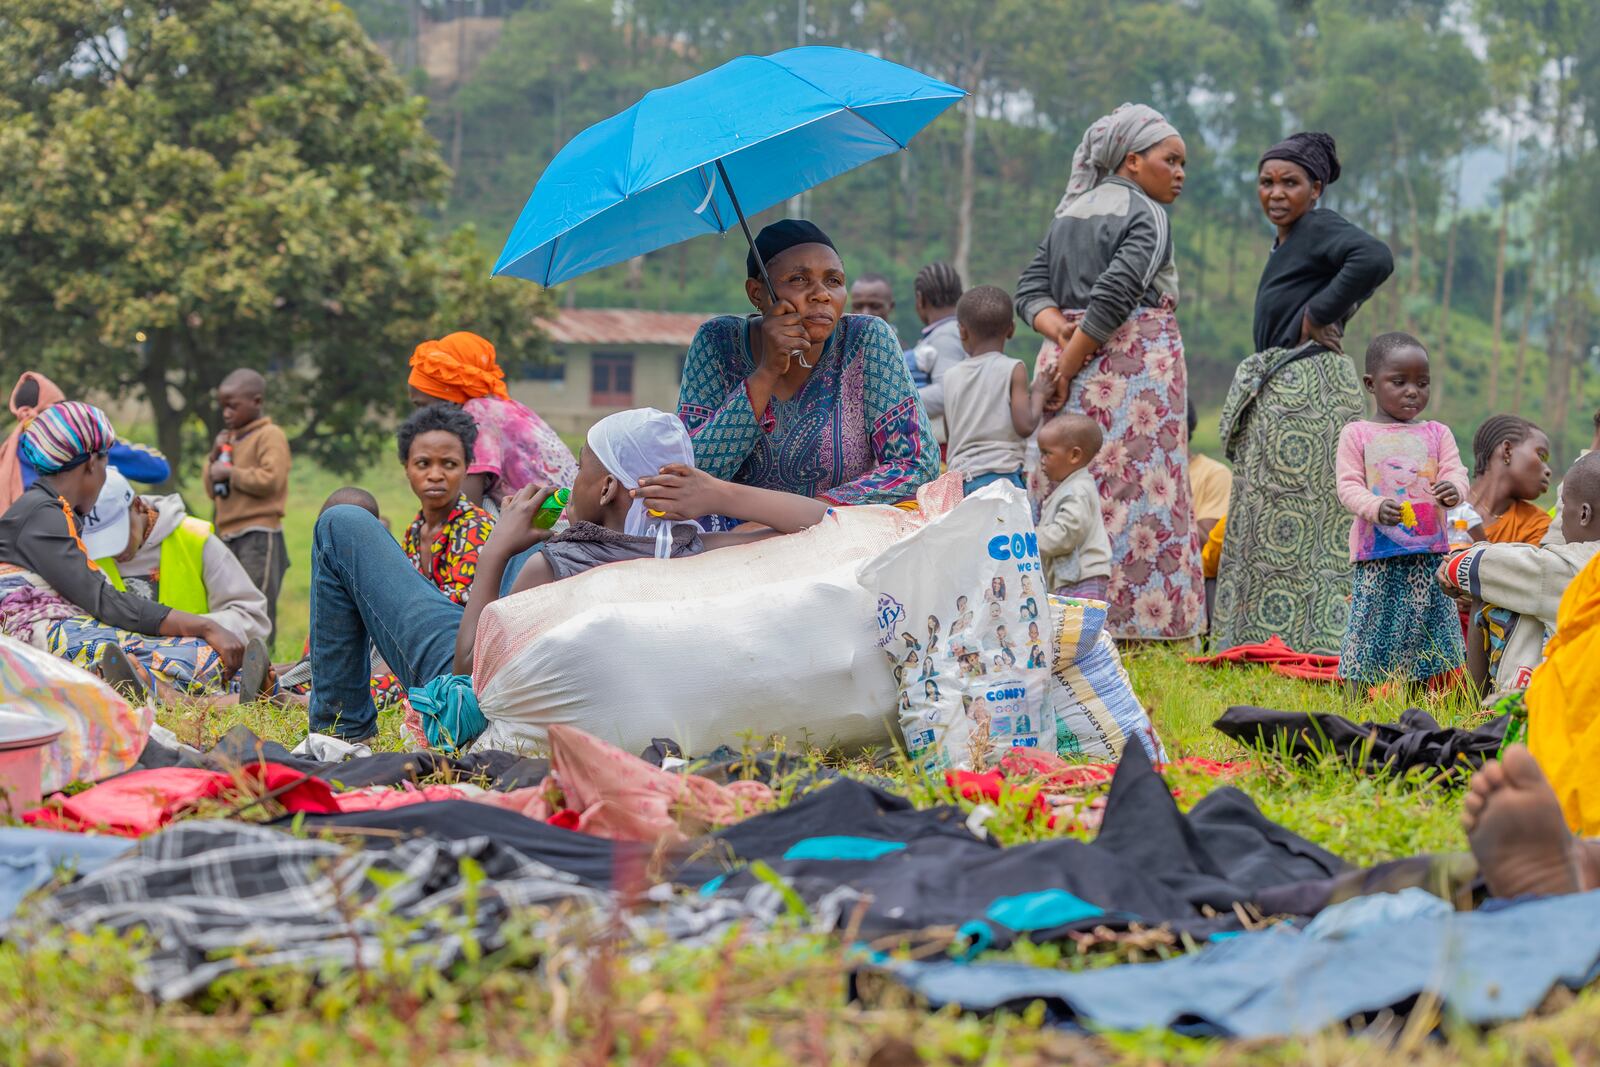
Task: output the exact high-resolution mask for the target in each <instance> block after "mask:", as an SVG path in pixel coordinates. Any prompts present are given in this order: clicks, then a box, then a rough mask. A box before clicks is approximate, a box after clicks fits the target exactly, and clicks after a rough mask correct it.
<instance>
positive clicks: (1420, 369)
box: [1337, 333, 1467, 687]
mask: <svg viewBox="0 0 1600 1067" xmlns="http://www.w3.org/2000/svg"><path fill="white" fill-rule="evenodd" d="M1362 384H1363V385H1365V386H1366V389H1367V392H1369V393H1371V394H1372V396H1373V398H1374V400H1375V401H1376V402H1377V408H1378V411H1377V416H1376V417H1375V418H1373V419H1371V420H1366V419H1362V420H1358V421H1356V422H1352V423H1349V424H1347V425H1346V426H1345V428H1344V430H1343V431H1342V432H1341V433H1340V434H1339V458H1338V463H1337V467H1338V475H1339V483H1338V484H1339V502H1340V503H1341V504H1343V505H1344V506H1345V507H1346V508H1348V509H1349V510H1350V512H1351V514H1353V515H1354V516H1355V523H1354V525H1352V526H1351V528H1350V559H1351V560H1352V561H1353V562H1354V563H1355V572H1356V578H1355V594H1354V596H1353V597H1352V598H1351V602H1350V625H1349V626H1348V627H1347V628H1346V629H1345V635H1344V645H1343V647H1342V648H1341V649H1340V651H1339V674H1340V676H1341V677H1342V678H1344V680H1345V681H1346V683H1348V684H1349V685H1351V686H1352V687H1364V686H1368V685H1373V684H1376V683H1379V682H1384V681H1388V680H1391V679H1400V680H1403V681H1405V682H1406V683H1407V684H1409V685H1413V686H1420V685H1422V684H1425V683H1428V682H1431V681H1433V680H1434V679H1438V678H1441V677H1442V676H1444V675H1448V674H1449V673H1450V672H1452V671H1455V670H1457V669H1458V668H1459V667H1460V666H1461V665H1462V662H1463V659H1464V657H1465V654H1466V651H1465V647H1464V646H1463V644H1462V639H1461V623H1460V619H1459V616H1458V615H1457V613H1456V608H1455V605H1454V604H1452V603H1451V601H1450V599H1449V598H1448V597H1446V596H1445V595H1444V593H1443V591H1441V590H1440V589H1439V587H1438V585H1437V584H1436V583H1435V582H1434V581H1433V574H1434V571H1435V570H1436V569H1437V568H1438V565H1439V562H1440V560H1441V559H1442V558H1443V557H1444V554H1445V552H1446V551H1448V549H1449V547H1450V538H1449V532H1448V529H1447V527H1446V524H1445V513H1446V512H1447V511H1448V510H1449V509H1450V508H1453V507H1455V506H1456V505H1457V504H1459V503H1460V502H1461V500H1462V498H1463V497H1464V496H1465V495H1466V493H1467V469H1466V467H1465V466H1463V465H1462V463H1461V453H1460V451H1459V450H1458V449H1457V448H1456V441H1455V437H1454V436H1453V435H1452V434H1451V433H1450V428H1449V427H1448V426H1445V425H1444V424H1443V423H1438V422H1430V421H1418V418H1417V417H1418V416H1419V415H1421V414H1422V411H1423V409H1424V408H1426V407H1427V406H1428V389H1429V380H1428V353H1427V350H1426V349H1424V348H1423V347H1422V342H1420V341H1418V340H1417V339H1416V338H1415V337H1412V336H1411V335H1410V334H1406V333H1385V334H1380V335H1379V336H1377V337H1375V338H1374V339H1373V341H1372V344H1370V345H1368V346H1367V363H1366V374H1365V375H1364V376H1363V378H1362Z"/></svg>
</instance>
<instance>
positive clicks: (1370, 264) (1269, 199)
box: [1212, 133, 1394, 653]
mask: <svg viewBox="0 0 1600 1067" xmlns="http://www.w3.org/2000/svg"><path fill="white" fill-rule="evenodd" d="M1338 179H1339V155H1338V150H1337V148H1336V146H1335V145H1334V141H1333V138H1332V137H1330V136H1328V135H1327V134H1325V133H1297V134H1294V135H1293V136H1292V137H1289V138H1288V139H1287V140H1284V141H1282V142H1280V143H1279V144H1276V145H1274V146H1273V147H1272V148H1270V149H1268V150H1267V151H1266V153H1265V154H1264V155H1263V156H1262V157H1261V162H1260V165H1259V166H1258V168H1257V177H1256V192H1257V195H1258V196H1259V198H1260V200H1261V210H1262V211H1263V213H1265V214H1266V216H1267V221H1269V222H1271V223H1272V224H1273V226H1274V227H1275V228H1276V230H1277V239H1276V240H1275V241H1274V242H1273V245H1272V254H1271V256H1270V258H1268V260H1267V265H1266V267H1265V269H1263V270H1262V272H1261V282H1260V284H1259V285H1258V286H1257V289H1256V315H1255V347H1256V353H1255V355H1253V356H1250V357H1249V358H1248V359H1246V360H1245V361H1244V362H1243V363H1241V364H1240V365H1239V369H1238V371H1237V372H1236V373H1235V375H1234V379H1233V386H1232V388H1231V389H1229V391H1228V399H1227V400H1226V402H1225V403H1224V404H1223V408H1222V441H1223V445H1224V447H1225V449H1226V450H1227V455H1228V459H1230V460H1231V461H1232V462H1233V493H1232V497H1231V499H1230V500H1229V503H1228V520H1227V522H1228V528H1227V536H1226V537H1224V538H1223V542H1222V558H1221V561H1220V562H1219V564H1218V568H1217V597H1216V620H1215V623H1214V624H1213V626H1212V631H1213V633H1214V634H1215V635H1216V641H1217V643H1218V647H1221V648H1232V647H1234V646H1237V645H1243V644H1252V643H1256V642H1260V641H1265V640H1267V639H1268V638H1269V637H1272V636H1273V635H1277V636H1278V637H1280V638H1282V639H1283V640H1284V641H1286V642H1287V643H1288V644H1289V646H1290V647H1291V648H1294V649H1296V650H1298V651H1301V652H1318V653H1336V652H1338V651H1339V646H1340V641H1341V639H1342V638H1343V636H1344V631H1345V624H1346V622H1347V621H1348V615H1349V604H1348V600H1349V594H1350V582H1351V565H1350V552H1349V541H1348V537H1349V532H1350V516H1349V514H1348V513H1346V512H1345V511H1344V510H1343V509H1342V507H1341V506H1340V504H1339V500H1338V496H1337V494H1336V493H1335V491H1334V488H1335V485H1334V483H1335V476H1334V452H1335V449H1336V447H1337V445H1338V441H1339V431H1340V429H1341V428H1342V427H1343V426H1344V424H1345V423H1347V422H1349V421H1351V420H1352V419H1358V418H1360V417H1361V413H1362V411H1363V410H1364V402H1363V399H1362V394H1361V384H1360V382H1359V381H1358V380H1357V378H1356V371H1355V366H1354V364H1352V363H1351V361H1350V359H1349V357H1348V356H1346V355H1345V354H1344V349H1343V343H1342V342H1343V337H1344V327H1345V324H1346V323H1348V322H1349V321H1350V317H1351V316H1352V315H1354V314H1355V313H1356V309H1357V308H1359V307H1360V306H1361V304H1362V302H1363V301H1365V300H1366V299H1367V298H1368V297H1369V296H1371V295H1372V294H1373V292H1374V291H1375V290H1376V289H1377V288H1378V286H1380V285H1382V284H1383V282H1384V280H1385V279H1386V278H1388V277H1389V274H1390V273H1391V272H1392V271H1393V270H1394V259H1393V257H1392V256H1391V255H1390V254H1389V248H1388V246H1387V245H1385V244H1384V243H1383V242H1382V241H1380V240H1378V239H1377V238H1376V237H1373V236H1372V235H1371V234H1369V233H1367V232H1366V231H1364V230H1362V229H1361V228H1360V227H1358V226H1355V225H1353V224H1352V223H1350V222H1348V221H1346V220H1345V218H1344V217H1343V216H1341V215H1339V214H1338V213H1337V212H1334V211H1330V210H1328V209H1327V208H1323V207H1318V206H1317V201H1318V200H1319V199H1321V197H1322V194H1323V192H1324V190H1326V189H1327V187H1328V186H1329V185H1332V184H1333V183H1334V182H1335V181H1337V180H1338Z"/></svg>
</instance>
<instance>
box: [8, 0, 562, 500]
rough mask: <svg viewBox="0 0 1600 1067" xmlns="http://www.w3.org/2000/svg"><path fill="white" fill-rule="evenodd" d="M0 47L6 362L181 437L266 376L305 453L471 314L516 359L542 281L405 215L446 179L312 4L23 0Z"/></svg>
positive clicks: (370, 66)
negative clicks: (224, 390) (241, 381)
mask: <svg viewBox="0 0 1600 1067" xmlns="http://www.w3.org/2000/svg"><path fill="white" fill-rule="evenodd" d="M0 45H3V47H4V49H5V51H6V53H7V54H9V55H15V56H18V57H26V61H25V62H21V63H18V64H13V65H10V66H8V67H7V68H6V69H5V70H4V71H0V157H3V158H0V187H3V188H4V190H5V191H4V193H3V194H0V360H3V362H0V366H3V367H4V368H5V370H6V371H7V372H8V375H7V380H9V375H10V374H12V373H15V372H16V371H19V370H22V369H27V368H30V367H32V368H38V369H43V370H46V371H47V372H49V373H51V374H53V375H58V376H59V377H60V379H61V384H62V385H63V386H64V387H66V388H68V389H69V390H70V391H72V392H82V391H86V390H94V391H96V392H97V393H98V394H99V395H110V396H113V397H117V396H123V395H127V394H130V393H135V394H137V393H140V392H142V394H143V396H144V397H145V398H146V399H147V400H148V401H149V402H150V405H151V408H152V411H153V413H154V416H155V420H156V425H157V427H158V428H159V431H160V436H161V444H162V446H163V447H164V448H165V449H166V450H167V451H168V452H169V453H170V454H171V456H172V458H173V459H174V460H175V461H176V460H179V459H180V458H181V457H180V456H179V454H178V453H179V451H180V449H181V443H182V439H183V425H184V423H185V422H186V421H187V420H193V419H198V420H200V421H203V422H204V423H205V424H206V426H207V427H208V428H209V429H211V430H215V429H216V428H218V426H219V415H218V414H217V413H216V411H215V410H214V405H212V404H211V403H210V401H209V394H210V393H211V391H212V390H213V389H214V388H215V386H216V384H217V383H218V382H219V381H220V380H221V379H222V377H223V376H225V375H226V374H227V373H228V372H229V371H230V370H231V369H233V368H234V367H235V366H241V365H242V366H254V367H257V368H259V369H262V370H268V371H270V374H269V379H270V381H271V387H272V393H273V399H274V400H276V401H279V403H278V404H276V405H275V407H276V410H277V411H278V412H279V413H280V418H281V420H282V421H284V422H286V423H287V424H288V425H289V426H290V428H291V429H292V430H294V431H296V432H297V434H298V436H297V437H296V438H295V442H294V443H295V445H296V447H297V448H298V449H300V450H303V451H305V452H309V453H310V454H312V455H315V456H318V457H319V458H321V459H323V460H325V461H327V462H328V463H330V464H332V465H334V466H337V467H343V468H346V469H348V468H350V467H351V466H353V465H355V464H356V463H357V461H358V457H361V456H363V455H365V454H368V453H370V452H371V451H372V449H373V448H374V447H376V446H377V445H378V443H379V437H380V434H381V432H382V423H381V421H379V420H375V419H374V418H373V417H372V415H373V412H374V410H375V409H378V410H382V409H383V408H385V407H388V406H389V405H391V404H392V403H393V402H395V401H396V400H397V399H398V397H399V395H400V392H401V385H402V380H403V374H402V373H401V371H400V368H401V367H402V366H403V360H404V358H405V356H406V355H407V354H408V353H409V349H410V347H411V346H412V345H414V344H415V343H416V342H417V341H418V340H420V339H421V338H422V337H424V336H429V335H431V334H434V333H435V331H439V330H441V329H442V328H455V327H456V326H457V325H458V324H459V325H467V324H470V323H473V322H478V321H481V322H483V323H484V324H485V326H486V328H491V329H496V328H506V327H508V326H511V328H510V329H509V330H508V331H507V332H506V333H502V334H501V335H500V339H501V340H502V343H506V344H507V345H508V348H509V349H510V350H511V352H512V354H515V355H522V354H528V355H530V356H531V355H533V354H534V353H535V352H536V350H537V337H536V334H535V332H534V330H533V322H532V318H533V313H534V312H535V311H536V310H537V308H538V307H539V301H538V295H537V292H536V291H535V290H532V289H530V288H529V287H526V286H520V287H519V286H513V285H511V284H509V283H492V284H491V283H489V282H488V281H487V269H486V267H487V264H486V262H485V260H484V257H483V255H482V253H481V252H480V250H479V249H478V248H477V246H476V240H475V239H474V238H472V236H471V235H470V233H469V234H464V235H461V236H459V237H457V238H456V239H453V240H450V241H446V242H442V243H441V242H440V241H439V240H438V239H437V238H436V237H435V236H434V233H433V230H432V229H431V227H430V226H429V224H428V223H427V221H426V220H425V219H424V218H423V216H422V215H421V213H420V212H421V209H422V208H423V207H424V206H426V205H427V204H430V203H434V202H437V201H438V200H439V199H441V198H442V197H443V196H444V195H445V192H446V189H447V181H448V173H447V171H446V169H445V167H444V164H443V162H442V160H441V159H440V157H439V154H438V152H437V149H436V146H435V144H434V142H433V139H432V138H431V137H430V136H429V135H428V133H427V131H426V130H425V129H424V126H423V118H424V113H425V110H426V103H425V101H423V100H422V99H421V98H418V97H413V96H410V95H408V94H407V93H406V92H405V91H404V87H403V85H402V83H401V82H400V79H399V78H398V77H397V76H396V75H395V73H394V71H393V68H392V67H391V66H390V64H389V63H388V61H387V60H386V59H385V58H384V56H383V55H382V54H381V53H380V52H379V51H378V50H377V49H376V48H374V47H373V46H372V44H371V43H370V42H369V41H368V40H367V38H366V36H365V34H364V33H363V32H362V30H361V28H360V26H359V25H358V24H357V23H356V21H355V19H354V17H353V16H352V15H351V14H350V12H348V11H347V10H345V9H344V8H342V7H340V6H339V5H337V4H329V3H325V2H320V0H180V2H177V3H157V2H154V0H134V2H131V3H126V4H121V3H118V4H110V3H105V2H102V0H60V2H58V0H16V2H14V3H11V4H9V5H8V11H7V14H6V16H5V17H3V18H0Z"/></svg>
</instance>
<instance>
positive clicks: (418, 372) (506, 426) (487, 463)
mask: <svg viewBox="0 0 1600 1067" xmlns="http://www.w3.org/2000/svg"><path fill="white" fill-rule="evenodd" d="M505 379H506V375H505V371H503V370H501V369H500V364H499V363H498V362H496V360H495V353H494V345H492V344H490V343H489V342H488V341H487V340H485V339H484V338H482V337H479V336H478V335H477V334H475V333H468V332H466V331H461V332H458V333H452V334H448V335H446V336H444V337H441V338H439V339H438V340H437V341H424V342H422V343H421V344H420V345H418V346H417V348H416V351H414V352H412V353H411V377H410V379H409V386H410V391H411V402H412V403H413V404H415V405H417V406H418V407H422V406H424V405H426V404H437V403H441V402H443V403H446V404H454V405H455V406H457V407H459V408H461V409H462V410H463V411H465V412H466V413H467V414H468V415H471V416H472V420H473V421H474V422H476V423H477V424H478V440H477V443H476V444H474V445H473V449H472V465H471V466H470V467H469V468H468V469H467V479H466V481H465V482H464V483H462V487H461V490H462V492H463V493H465V494H466V496H467V498H468V499H470V500H471V501H472V502H473V503H475V504H482V503H483V502H484V501H485V500H486V499H487V500H489V501H491V502H493V503H494V504H495V505H496V506H497V507H498V505H499V503H500V501H502V500H504V499H505V498H506V497H509V496H511V495H512V494H513V493H515V492H516V491H517V490H519V489H521V488H522V487H523V486H526V485H546V486H570V485H571V484H572V481H573V479H574V478H576V477H577V474H578V461H577V459H576V458H575V457H574V456H573V455H572V450H571V449H570V448H568V447H567V446H566V444H565V443H564V442H563V441H562V440H561V438H560V436H558V435H557V434H556V432H555V431H554V430H552V429H551V428H550V425H549V423H547V422H545V421H544V420H543V419H541V418H540V417H539V416H538V415H537V414H535V413H534V412H533V411H532V410H531V409H530V408H528V407H527V406H526V405H524V404H520V403H518V402H517V401H515V400H513V399H512V398H511V394H510V393H509V392H507V391H506V380H505Z"/></svg>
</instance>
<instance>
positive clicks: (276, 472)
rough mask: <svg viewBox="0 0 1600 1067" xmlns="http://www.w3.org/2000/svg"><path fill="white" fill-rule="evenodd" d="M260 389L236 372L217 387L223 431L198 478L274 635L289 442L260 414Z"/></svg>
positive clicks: (256, 378) (249, 373) (283, 558)
mask: <svg viewBox="0 0 1600 1067" xmlns="http://www.w3.org/2000/svg"><path fill="white" fill-rule="evenodd" d="M266 385H267V383H266V379H264V378H262V377H261V375H259V374H257V373H256V372H255V371H253V370H248V369H240V370H236V371H234V372H233V373H232V374H230V375H228V376H227V377H226V378H224V379H223V380H222V384H221V385H220V386H218V387H217V403H218V404H219V405H220V406H221V407H222V425H223V430H222V432H221V433H219V434H217V440H216V443H215V444H214V445H213V446H212V449H211V456H210V458H209V459H208V460H207V461H206V469H205V474H204V479H205V486H206V494H207V495H208V496H210V497H211V499H212V500H214V501H215V502H216V528H217V536H218V537H220V538H221V539H222V542H223V544H225V545H227V546H228V548H229V549H231V550H232V551H233V554H234V555H235V556H237V557H238V559H239V562H240V563H242V564H243V565H244V569H245V573H247V574H249V575H250V580H251V581H252V582H254V583H255V584H256V588H257V589H260V590H261V592H262V593H263V594H265V596H266V598H267V618H268V619H269V620H270V621H271V623H272V631H273V635H274V636H275V635H276V633H277V629H278V592H279V590H280V589H282V588H283V572H284V571H286V570H287V569H288V568H289V550H288V548H287V547H286V546H285V545H284V541H283V511H284V505H285V503H286V501H287V499H288V496H289V462H290V459H289V439H288V438H287V437H286V436H284V432H283V431H282V430H281V429H279V428H278V426H277V425H275V424H274V423H273V421H272V420H271V419H269V418H267V417H266V416H265V415H263V414H262V413H261V406H262V401H263V398H264V396H265V393H266ZM271 640H272V638H271V637H269V638H268V642H269V644H270V642H271Z"/></svg>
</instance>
